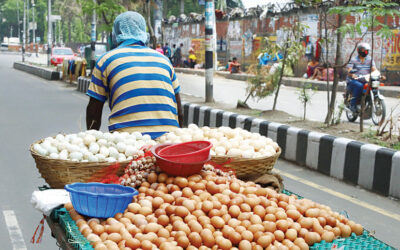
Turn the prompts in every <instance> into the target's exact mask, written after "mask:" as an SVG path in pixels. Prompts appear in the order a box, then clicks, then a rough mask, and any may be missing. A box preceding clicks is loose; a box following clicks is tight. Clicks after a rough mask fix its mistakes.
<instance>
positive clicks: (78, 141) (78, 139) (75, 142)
mask: <svg viewBox="0 0 400 250" xmlns="http://www.w3.org/2000/svg"><path fill="white" fill-rule="evenodd" d="M82 143H83V140H82V138H80V137H75V138H73V139H72V140H71V144H74V145H80V144H82Z"/></svg>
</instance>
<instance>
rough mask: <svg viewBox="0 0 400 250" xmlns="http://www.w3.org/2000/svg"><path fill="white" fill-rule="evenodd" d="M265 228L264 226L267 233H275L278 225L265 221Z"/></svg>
mask: <svg viewBox="0 0 400 250" xmlns="http://www.w3.org/2000/svg"><path fill="white" fill-rule="evenodd" d="M263 226H264V230H265V231H266V232H271V233H273V232H275V230H276V224H275V222H272V221H264V222H263Z"/></svg>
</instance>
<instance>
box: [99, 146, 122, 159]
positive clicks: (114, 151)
mask: <svg viewBox="0 0 400 250" xmlns="http://www.w3.org/2000/svg"><path fill="white" fill-rule="evenodd" d="M108 152H109V153H108V155H109V156H110V157H113V158H118V154H119V153H118V150H117V149H116V148H114V147H109V148H108ZM100 153H101V149H100Z"/></svg>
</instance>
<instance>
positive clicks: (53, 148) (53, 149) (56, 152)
mask: <svg viewBox="0 0 400 250" xmlns="http://www.w3.org/2000/svg"><path fill="white" fill-rule="evenodd" d="M48 151H49V154H53V153H54V154H58V149H57V148H56V147H53V146H51V147H49V149H48Z"/></svg>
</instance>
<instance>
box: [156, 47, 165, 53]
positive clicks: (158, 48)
mask: <svg viewBox="0 0 400 250" xmlns="http://www.w3.org/2000/svg"><path fill="white" fill-rule="evenodd" d="M156 51H157V52H158V53H160V54H162V55H164V51H163V49H162V48H161V44H157V48H156Z"/></svg>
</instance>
